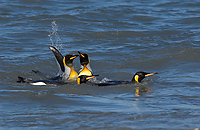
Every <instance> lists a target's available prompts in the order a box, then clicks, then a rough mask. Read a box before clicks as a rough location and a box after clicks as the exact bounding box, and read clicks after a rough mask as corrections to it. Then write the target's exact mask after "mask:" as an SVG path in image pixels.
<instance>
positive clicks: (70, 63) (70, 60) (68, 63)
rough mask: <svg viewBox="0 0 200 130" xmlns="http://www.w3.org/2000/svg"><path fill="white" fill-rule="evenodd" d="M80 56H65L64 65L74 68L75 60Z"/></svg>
mask: <svg viewBox="0 0 200 130" xmlns="http://www.w3.org/2000/svg"><path fill="white" fill-rule="evenodd" d="M77 56H79V55H65V57H64V58H63V63H64V65H66V66H68V67H73V60H74V59H75V58H76V57H77Z"/></svg>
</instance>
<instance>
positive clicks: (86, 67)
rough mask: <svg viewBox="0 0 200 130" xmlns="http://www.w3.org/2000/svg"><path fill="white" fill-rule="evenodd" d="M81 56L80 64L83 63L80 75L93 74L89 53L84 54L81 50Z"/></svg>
mask: <svg viewBox="0 0 200 130" xmlns="http://www.w3.org/2000/svg"><path fill="white" fill-rule="evenodd" d="M78 53H79V57H80V64H81V69H80V71H79V75H78V76H81V75H88V76H92V73H93V72H92V69H91V67H90V59H89V57H88V55H87V54H82V53H81V52H79V51H78Z"/></svg>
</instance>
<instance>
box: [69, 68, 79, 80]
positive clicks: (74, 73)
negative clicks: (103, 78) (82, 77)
mask: <svg viewBox="0 0 200 130" xmlns="http://www.w3.org/2000/svg"><path fill="white" fill-rule="evenodd" d="M70 69H71V73H70V75H69V79H68V80H76V79H77V77H78V73H77V72H76V71H75V70H74V69H73V67H70Z"/></svg>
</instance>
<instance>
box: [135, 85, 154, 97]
mask: <svg viewBox="0 0 200 130" xmlns="http://www.w3.org/2000/svg"><path fill="white" fill-rule="evenodd" d="M151 91H153V90H152V89H151V88H148V87H144V86H142V87H136V88H135V96H136V97H139V96H142V95H143V94H145V93H147V92H151Z"/></svg>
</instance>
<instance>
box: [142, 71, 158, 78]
mask: <svg viewBox="0 0 200 130" xmlns="http://www.w3.org/2000/svg"><path fill="white" fill-rule="evenodd" d="M154 74H158V73H156V72H154V73H148V74H145V77H148V76H151V75H154Z"/></svg>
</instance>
